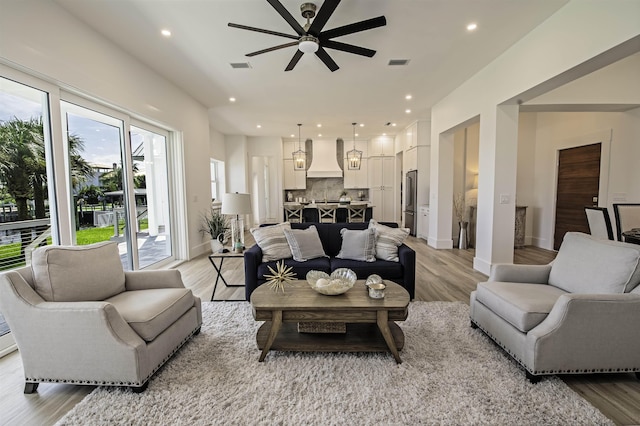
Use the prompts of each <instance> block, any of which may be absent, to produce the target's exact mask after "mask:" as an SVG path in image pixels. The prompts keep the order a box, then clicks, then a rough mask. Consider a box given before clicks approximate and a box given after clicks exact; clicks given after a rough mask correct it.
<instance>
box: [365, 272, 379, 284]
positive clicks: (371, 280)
mask: <svg viewBox="0 0 640 426" xmlns="http://www.w3.org/2000/svg"><path fill="white" fill-rule="evenodd" d="M382 282H383V281H382V277H381V276H380V275H378V274H371V275H369V276H368V277H367V281H366V282H365V285H366V286H367V287H369V286H370V285H372V284H380V283H382Z"/></svg>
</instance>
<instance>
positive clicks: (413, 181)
mask: <svg viewBox="0 0 640 426" xmlns="http://www.w3.org/2000/svg"><path fill="white" fill-rule="evenodd" d="M405 182H406V184H405V187H404V188H405V191H406V192H405V193H406V195H405V198H404V224H405V226H406V227H407V228H409V231H410V234H411V235H413V236H414V237H415V236H416V226H417V225H416V224H417V222H416V220H417V216H418V205H417V204H418V202H417V196H418V171H417V170H412V171H410V172H407V177H406V180H405Z"/></svg>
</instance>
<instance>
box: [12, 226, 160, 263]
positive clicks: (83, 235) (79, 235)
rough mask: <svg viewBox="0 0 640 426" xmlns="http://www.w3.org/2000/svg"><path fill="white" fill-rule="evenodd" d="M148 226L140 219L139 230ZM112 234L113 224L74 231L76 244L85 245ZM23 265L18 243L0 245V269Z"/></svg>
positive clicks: (104, 238)
mask: <svg viewBox="0 0 640 426" xmlns="http://www.w3.org/2000/svg"><path fill="white" fill-rule="evenodd" d="M148 228H149V221H148V220H147V219H142V220H141V221H140V230H141V231H142V230H145V229H148ZM123 229H124V222H122V223H121V224H120V235H122V231H123ZM112 236H113V226H105V227H103V228H86V229H81V230H79V231H77V232H76V244H77V245H79V246H85V245H87V244H92V243H97V242H99V241H109V238H111V237H112ZM50 244H51V238H47V245H50ZM20 266H24V261H21V259H20V243H10V244H2V245H0V271H3V270H6V269H13V268H18V267H20Z"/></svg>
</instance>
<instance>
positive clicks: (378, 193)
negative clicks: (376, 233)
mask: <svg viewBox="0 0 640 426" xmlns="http://www.w3.org/2000/svg"><path fill="white" fill-rule="evenodd" d="M369 202H370V203H371V205H372V206H373V209H372V216H373V218H374V219H375V220H377V221H378V222H395V217H394V210H395V209H394V208H395V199H394V195H393V188H392V187H382V188H369Z"/></svg>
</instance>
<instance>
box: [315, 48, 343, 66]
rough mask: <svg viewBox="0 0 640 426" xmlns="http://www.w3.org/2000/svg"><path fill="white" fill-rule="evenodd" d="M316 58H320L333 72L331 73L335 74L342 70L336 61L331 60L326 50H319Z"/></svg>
mask: <svg viewBox="0 0 640 426" xmlns="http://www.w3.org/2000/svg"><path fill="white" fill-rule="evenodd" d="M316 56H317V57H318V58H320V60H321V61H322V62H324V64H325V65H326V66H327V68H329V69H330V70H331V72H334V71H335V70H337V69H338V68H340V67H339V66H338V64H336V63H335V61H334V60H333V59H331V56H329V54H328V53H327V51H326V50H324V49H323V48H322V47H320V48H319V49H318V51H317V52H316Z"/></svg>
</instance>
